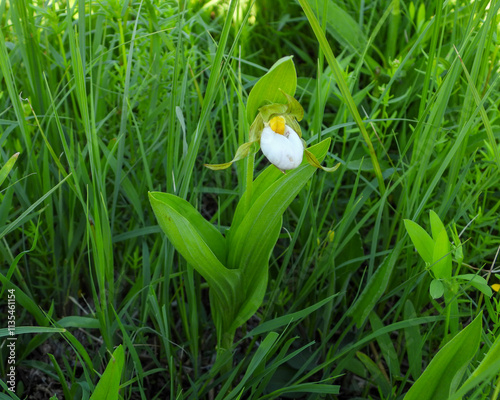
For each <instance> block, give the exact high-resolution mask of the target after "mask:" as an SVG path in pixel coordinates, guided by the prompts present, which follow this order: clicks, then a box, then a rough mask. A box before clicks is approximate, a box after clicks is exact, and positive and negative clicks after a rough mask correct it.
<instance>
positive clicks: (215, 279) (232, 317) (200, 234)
mask: <svg viewBox="0 0 500 400" xmlns="http://www.w3.org/2000/svg"><path fill="white" fill-rule="evenodd" d="M295 88H296V72H295V67H294V64H293V61H292V59H291V57H285V58H284V59H281V60H279V61H278V62H277V63H276V64H275V65H274V66H273V67H272V68H271V69H270V71H269V72H268V73H267V74H266V75H264V76H263V77H262V78H261V79H260V81H259V82H258V83H257V84H256V85H255V86H254V88H253V90H252V92H251V93H250V95H249V98H248V102H247V117H248V119H249V120H250V119H251V118H254V117H255V119H254V122H253V123H252V125H251V127H250V131H249V140H248V142H247V143H244V144H242V145H241V146H240V147H239V149H238V151H237V152H236V155H235V157H234V159H233V160H232V161H231V162H229V163H224V164H217V165H207V166H208V167H209V168H211V169H214V170H218V169H224V168H228V167H229V166H230V165H231V164H232V163H233V162H235V161H238V160H240V159H241V158H244V157H248V161H249V168H248V169H247V174H248V175H247V177H246V179H245V182H246V191H245V193H244V194H243V196H242V198H241V199H240V201H239V203H238V205H237V208H236V211H235V213H234V217H233V221H232V224H231V227H230V229H229V231H228V232H226V234H225V236H224V235H222V233H221V232H220V231H219V230H218V229H217V228H216V227H215V226H213V225H212V224H211V223H209V222H208V221H206V220H205V219H204V218H203V217H202V216H201V214H200V213H199V212H198V211H197V210H196V209H195V208H194V207H193V206H192V205H191V204H189V203H188V202H187V201H186V200H184V199H182V198H180V197H178V196H175V195H172V194H167V193H159V192H150V193H149V198H150V202H151V206H152V208H153V210H154V212H155V215H156V218H157V219H158V222H159V224H160V227H161V228H162V230H163V231H164V232H165V234H166V235H167V237H168V238H169V240H170V241H171V242H172V244H173V245H174V247H175V248H176V250H177V251H178V252H179V253H180V254H181V255H182V256H183V257H184V258H185V259H186V261H187V262H188V263H189V264H190V265H192V266H193V267H194V268H195V269H196V270H197V271H198V272H199V273H200V274H201V275H202V276H203V277H204V278H205V280H206V281H207V283H208V286H209V288H210V307H211V310H212V317H213V319H214V322H215V326H216V330H217V337H218V341H217V349H218V354H219V355H220V354H223V353H224V352H225V350H227V349H229V348H230V347H231V346H232V343H233V340H234V335H235V331H236V329H237V328H238V327H240V326H241V325H243V324H244V323H245V322H246V321H247V320H248V319H249V318H250V317H251V316H252V315H253V314H254V313H255V312H256V311H257V309H258V308H259V307H260V305H261V304H262V301H263V299H264V295H265V293H266V289H267V280H268V263H269V258H270V255H271V252H272V250H273V248H274V246H275V244H276V242H277V240H278V236H279V234H280V231H281V227H282V215H283V213H284V212H285V210H286V209H287V207H288V206H289V204H290V203H291V202H292V201H293V199H294V198H295V197H296V196H297V194H298V193H299V192H300V190H301V189H302V188H303V187H304V185H305V184H306V183H307V182H308V180H309V179H310V178H311V176H312V175H313V174H314V172H315V171H316V168H318V167H320V165H319V162H321V161H322V160H323V158H324V157H325V155H326V153H327V150H328V147H329V144H330V139H326V140H324V141H322V142H320V143H318V144H316V145H314V146H312V147H310V148H309V149H305V146H304V144H303V141H302V140H300V139H299V137H300V135H301V130H300V126H299V124H298V121H300V120H301V119H302V116H303V114H304V111H303V109H302V107H301V105H300V104H299V102H298V101H296V100H295V99H294V98H293V95H294V93H295ZM266 130H267V131H266ZM264 131H266V132H265V133H264V134H269V135H281V136H282V139H283V140H282V141H281V145H279V144H278V147H276V146H274V145H273V144H272V143H271V144H270V147H267V148H266V145H264V144H263V143H260V144H261V147H263V148H262V150H263V152H264V154H265V155H266V156H267V157H268V159H270V161H271V162H273V163H274V164H275V166H269V167H268V168H267V169H265V170H264V171H263V172H262V173H261V174H260V175H259V176H258V177H257V178H256V179H255V180H253V158H254V155H255V152H256V146H257V144H258V143H259V142H260V141H261V136H263V135H264V134H263V132H264ZM269 131H272V132H269ZM287 134H288V137H286V136H287ZM295 136H296V137H295ZM278 139H279V138H278ZM263 140H264V139H263ZM287 140H290V141H292V140H293V141H294V142H293V143H291V144H290V147H287V146H288V144H287V143H286V141H287ZM271 141H272V140H271ZM268 144H269V143H268ZM273 146H274V147H273ZM297 146H298V147H297ZM304 151H305V154H306V159H307V162H306V160H302V157H303V153H304ZM289 158H291V159H289ZM299 158H300V159H299ZM337 167H338V165H337V166H335V167H332V168H324V169H326V170H328V171H333V170H335V169H336V168H337ZM284 170H290V171H289V172H288V173H286V174H285V173H284Z"/></svg>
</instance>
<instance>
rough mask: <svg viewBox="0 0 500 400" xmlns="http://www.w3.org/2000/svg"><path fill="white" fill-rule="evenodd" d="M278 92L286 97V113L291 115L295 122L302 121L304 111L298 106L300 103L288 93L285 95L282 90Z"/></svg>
mask: <svg viewBox="0 0 500 400" xmlns="http://www.w3.org/2000/svg"><path fill="white" fill-rule="evenodd" d="M280 92H281V93H283V94H284V95H285V97H286V100H287V110H286V113H287V114H290V115H293V116H294V117H295V118H296V119H297V121H302V118H304V109H303V108H302V106H301V105H300V103H299V102H298V101H297V99H295V97H293V96H290V95H289V94H288V93H285V92H284V91H283V90H281V89H280Z"/></svg>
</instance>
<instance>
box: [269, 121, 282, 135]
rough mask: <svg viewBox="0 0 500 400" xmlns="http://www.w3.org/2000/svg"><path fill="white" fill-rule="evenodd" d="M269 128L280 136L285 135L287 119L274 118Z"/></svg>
mask: <svg viewBox="0 0 500 400" xmlns="http://www.w3.org/2000/svg"><path fill="white" fill-rule="evenodd" d="M269 127H270V128H271V129H272V130H273V131H274V132H276V133H279V134H280V135H284V134H285V118H283V117H281V116H280V117H274V118H271V120H270V121H269Z"/></svg>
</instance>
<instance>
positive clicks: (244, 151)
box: [203, 141, 255, 171]
mask: <svg viewBox="0 0 500 400" xmlns="http://www.w3.org/2000/svg"><path fill="white" fill-rule="evenodd" d="M254 143H255V141H253V142H247V143H243V144H242V145H241V146H240V147H238V150H236V154H235V156H234V158H233V159H232V160H231V161H229V162H227V163H223V164H203V165H204V166H205V167H207V168H210V169H211V170H214V171H219V170H221V169H226V168H229V167H230V166H231V165H232V164H233V163H234V162H236V161H238V160H241V159H242V158H245V157H247V156H248V154H249V153H250V149H251V148H252V144H254Z"/></svg>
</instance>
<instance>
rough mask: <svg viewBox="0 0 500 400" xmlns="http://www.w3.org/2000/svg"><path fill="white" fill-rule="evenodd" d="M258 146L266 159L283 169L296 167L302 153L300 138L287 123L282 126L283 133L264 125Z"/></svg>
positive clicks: (300, 160)
mask: <svg viewBox="0 0 500 400" xmlns="http://www.w3.org/2000/svg"><path fill="white" fill-rule="evenodd" d="M266 125H267V124H266ZM260 148H261V150H262V152H263V153H264V155H265V156H266V157H267V159H268V160H269V161H270V162H271V163H273V164H274V165H275V166H276V167H278V168H279V169H281V170H283V171H286V170H290V169H294V168H297V167H298V166H299V165H300V163H301V162H302V157H303V155H304V145H303V144H302V140H301V139H300V137H299V135H298V134H297V132H295V131H294V130H293V129H292V128H290V127H289V126H288V125H285V126H284V132H283V134H279V133H276V132H275V131H273V130H272V129H271V127H270V126H266V127H265V128H264V130H263V131H262V136H261V137H260Z"/></svg>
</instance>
